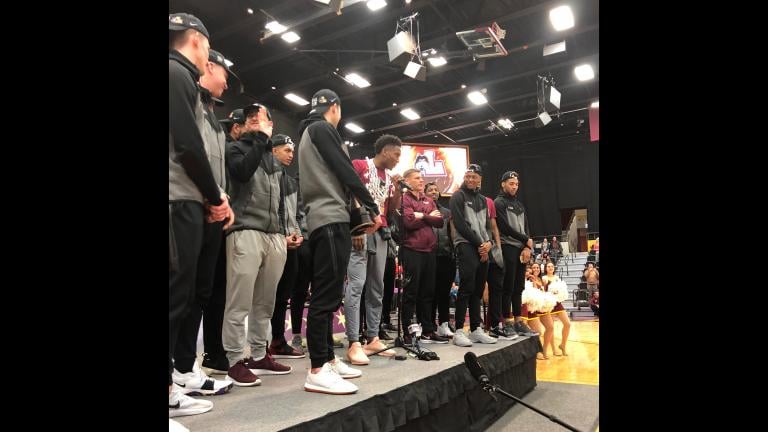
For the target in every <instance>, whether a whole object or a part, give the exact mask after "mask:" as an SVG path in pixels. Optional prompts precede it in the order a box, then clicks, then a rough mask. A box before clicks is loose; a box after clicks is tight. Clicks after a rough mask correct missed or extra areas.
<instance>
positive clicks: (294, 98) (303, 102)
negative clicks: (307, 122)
mask: <svg viewBox="0 0 768 432" xmlns="http://www.w3.org/2000/svg"><path fill="white" fill-rule="evenodd" d="M285 98H286V99H288V100H289V101H291V102H293V103H295V104H298V105H301V106H304V105H309V101H308V100H306V99H304V98H301V97H299V96H296V95H295V94H293V93H286V95H285Z"/></svg>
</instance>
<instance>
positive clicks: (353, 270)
mask: <svg viewBox="0 0 768 432" xmlns="http://www.w3.org/2000/svg"><path fill="white" fill-rule="evenodd" d="M369 251H370V252H371V253H369ZM374 251H375V254H373V253H372V252H374ZM386 264H387V242H386V241H385V240H384V239H382V238H381V234H379V231H376V232H375V233H373V234H371V235H368V236H366V239H365V247H363V250H361V251H357V250H355V249H354V247H353V248H352V252H351V253H350V256H349V265H348V266H347V277H348V280H349V282H348V284H347V290H346V293H345V294H344V315H345V318H346V329H347V339H349V340H350V341H351V342H356V341H357V340H358V339H359V337H360V297H361V296H362V295H363V288H365V322H366V324H367V325H368V327H367V329H366V332H365V335H366V336H367V337H371V338H372V337H375V336H378V335H379V323H380V322H381V300H382V298H383V296H384V268H385V267H386Z"/></svg>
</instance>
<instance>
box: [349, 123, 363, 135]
mask: <svg viewBox="0 0 768 432" xmlns="http://www.w3.org/2000/svg"><path fill="white" fill-rule="evenodd" d="M344 127H345V128H347V129H349V130H351V131H352V132H354V133H363V132H365V129H363V128H361V127H360V126H358V125H356V124H355V123H347V124H346V125H344Z"/></svg>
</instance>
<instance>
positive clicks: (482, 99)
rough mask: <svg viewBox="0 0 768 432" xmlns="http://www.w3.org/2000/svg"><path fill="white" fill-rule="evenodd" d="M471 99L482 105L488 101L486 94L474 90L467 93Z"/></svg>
mask: <svg viewBox="0 0 768 432" xmlns="http://www.w3.org/2000/svg"><path fill="white" fill-rule="evenodd" d="M467 97H468V98H469V100H471V101H472V103H473V104H475V105H482V104H484V103H487V102H488V99H486V98H485V96H484V95H483V94H482V93H480V92H479V91H473V92H471V93H469V94H468V95H467Z"/></svg>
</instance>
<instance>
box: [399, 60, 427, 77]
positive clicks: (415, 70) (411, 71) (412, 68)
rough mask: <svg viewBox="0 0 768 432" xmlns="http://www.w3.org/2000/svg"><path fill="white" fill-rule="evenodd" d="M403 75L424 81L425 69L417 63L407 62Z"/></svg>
mask: <svg viewBox="0 0 768 432" xmlns="http://www.w3.org/2000/svg"><path fill="white" fill-rule="evenodd" d="M403 75H407V76H409V77H411V78H413V79H416V80H419V81H426V80H427V68H425V67H424V65H421V64H419V63H416V62H413V61H409V62H408V66H406V67H405V71H404V72H403Z"/></svg>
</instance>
